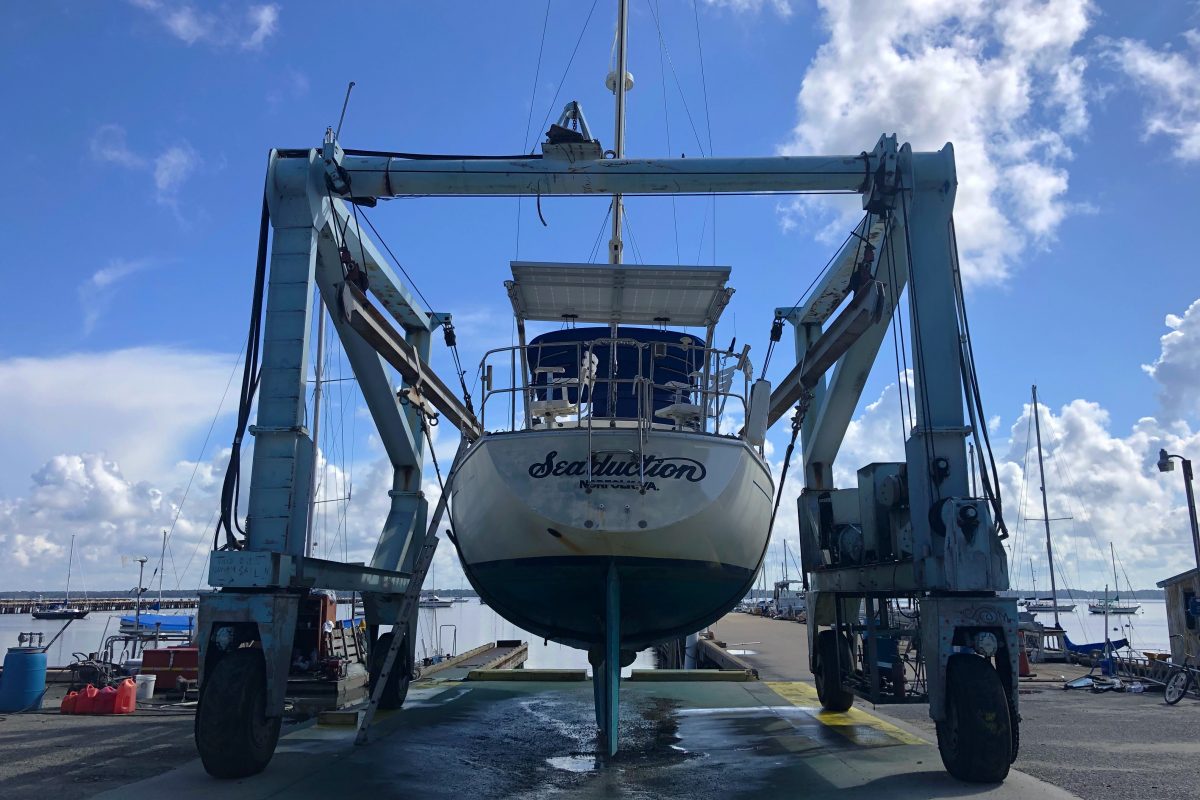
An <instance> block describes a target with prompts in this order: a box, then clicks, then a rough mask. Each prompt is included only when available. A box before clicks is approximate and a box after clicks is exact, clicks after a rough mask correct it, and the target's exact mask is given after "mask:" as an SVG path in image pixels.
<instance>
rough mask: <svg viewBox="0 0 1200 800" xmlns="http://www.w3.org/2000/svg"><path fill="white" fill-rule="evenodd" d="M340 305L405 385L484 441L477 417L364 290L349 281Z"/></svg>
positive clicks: (466, 432)
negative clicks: (370, 300)
mask: <svg viewBox="0 0 1200 800" xmlns="http://www.w3.org/2000/svg"><path fill="white" fill-rule="evenodd" d="M339 302H340V309H341V313H342V315H343V316H344V318H345V319H346V321H347V322H349V323H350V327H352V328H353V329H354V330H355V331H356V332H357V333H358V335H359V336H361V337H362V338H363V339H364V340H365V341H366V342H367V343H368V344H370V345H371V346H372V347H373V348H375V350H376V352H378V353H379V354H380V356H382V357H383V359H384V360H385V361H387V362H388V363H389V364H391V365H392V366H393V367H395V368H396V371H397V372H399V373H400V376H401V377H402V378H404V380H405V382H407V383H408V384H409V385H411V386H412V387H414V388H416V389H417V390H418V391H419V392H420V393H421V395H422V396H423V397H424V398H425V399H427V400H429V402H430V403H431V404H432V405H433V407H434V408H436V409H437V410H438V411H440V412H441V413H442V416H444V417H445V418H446V420H447V421H448V422H449V423H450V424H451V425H453V426H454V427H456V428H458V430H459V431H460V432H461V433H462V435H463V436H465V437H466V438H468V439H472V440H474V439H478V438H479V437H480V435H481V434H482V429H481V428H480V426H479V421H478V420H477V419H476V418H475V415H474V414H473V413H471V412H470V411H469V410H467V407H466V406H465V405H463V403H462V402H461V401H459V399H458V397H456V396H455V394H454V392H453V391H452V390H451V389H450V388H449V387H448V386H446V384H445V383H443V382H442V379H441V378H439V377H438V376H437V373H435V372H433V371H432V370H431V369H429V367H428V366H427V365H426V364H425V362H424V361H422V360H421V357H420V356H419V355H418V354H417V352H416V350H415V349H414V348H413V347H412V346H411V345H410V344H409V343H408V342H406V341H405V340H404V337H403V336H402V335H401V334H400V332H399V331H397V330H396V329H395V328H394V327H393V326H392V324H391V323H390V322H388V320H387V318H386V317H385V316H384V315H383V314H381V313H380V312H379V309H377V308H375V307H374V306H373V305H371V303H370V302H369V301H368V300H367V296H366V295H365V294H364V293H363V291H362V290H361V289H359V288H358V287H357V286H355V285H354V284H352V283H350V282H349V281H346V282H344V283H343V284H342V291H341V297H340V299H339Z"/></svg>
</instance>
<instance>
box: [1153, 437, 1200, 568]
mask: <svg viewBox="0 0 1200 800" xmlns="http://www.w3.org/2000/svg"><path fill="white" fill-rule="evenodd" d="M1173 458H1178V459H1179V461H1180V463H1181V464H1183V488H1184V490H1185V491H1186V492H1187V504H1188V514H1189V515H1190V516H1191V519H1192V547H1194V548H1195V550H1196V568H1197V569H1200V524H1198V523H1197V522H1196V495H1195V493H1194V492H1193V491H1192V461H1191V459H1190V458H1184V457H1183V456H1179V455H1174V454H1172V453H1168V452H1167V451H1166V450H1159V451H1158V471H1159V472H1171V471H1173V470H1174V469H1175V464H1174V462H1172V461H1171V459H1173Z"/></svg>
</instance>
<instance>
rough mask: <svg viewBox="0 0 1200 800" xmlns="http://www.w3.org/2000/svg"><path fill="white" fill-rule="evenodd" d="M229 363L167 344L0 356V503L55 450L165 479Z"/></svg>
mask: <svg viewBox="0 0 1200 800" xmlns="http://www.w3.org/2000/svg"><path fill="white" fill-rule="evenodd" d="M235 361H236V359H235V357H234V355H233V354H225V353H206V352H196V351H190V350H182V349H177V348H171V347H137V348H129V349H124V350H114V351H107V352H81V353H71V354H66V355H61V356H54V357H49V358H7V359H0V408H3V409H4V414H3V415H0V441H3V442H4V459H3V460H0V497H4V496H7V497H13V496H18V495H19V493H20V492H21V491H22V490H23V489H24V488H25V487H26V486H27V485H28V481H29V476H30V475H31V474H32V473H33V472H34V471H35V470H37V469H38V468H40V467H41V466H42V465H43V464H45V463H46V462H47V461H48V460H50V459H51V458H52V457H54V456H56V455H59V454H61V453H79V452H93V453H104V454H105V455H106V458H108V459H110V460H112V461H116V462H118V463H120V464H121V466H122V467H123V468H124V469H125V471H126V474H128V475H130V476H132V477H133V478H134V479H135V480H141V479H145V478H149V477H151V476H154V475H160V474H163V473H165V472H166V471H167V470H169V469H170V467H171V465H173V464H174V463H176V461H177V460H178V459H179V458H180V456H181V454H183V452H184V450H185V448H186V447H187V446H189V445H188V443H189V442H191V441H192V439H193V437H196V436H197V435H198V434H201V433H203V431H204V430H205V429H206V428H207V426H208V425H209V424H210V423H211V422H212V419H213V415H214V414H215V413H216V411H217V406H218V402H219V401H220V399H221V394H222V391H223V390H224V387H225V385H226V383H227V382H228V380H229V376H230V372H231V370H232V368H233V366H234V362H235ZM231 405H232V403H227V404H226V406H225V407H224V411H223V413H225V414H232V413H233V411H234V409H233V408H232V407H231Z"/></svg>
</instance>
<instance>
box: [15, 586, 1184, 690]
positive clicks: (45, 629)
mask: <svg viewBox="0 0 1200 800" xmlns="http://www.w3.org/2000/svg"><path fill="white" fill-rule="evenodd" d="M1138 602H1140V603H1141V604H1142V608H1141V610H1140V611H1139V612H1138V613H1137V614H1134V615H1132V616H1110V617H1109V618H1108V620H1109V628H1110V631H1109V635H1110V636H1111V638H1113V639H1121V638H1128V639H1129V640H1130V641H1131V642H1132V643H1133V646H1134V648H1135V649H1138V650H1143V649H1144V650H1169V649H1170V646H1169V642H1170V639H1169V637H1168V634H1167V607H1166V602H1165V601H1164V600H1140V601H1138ZM129 613H131V612H129V611H123V612H113V613H97V612H92V613H91V614H89V615H88V616H87V618H86V619H81V620H75V621H73V622H72V623H71V624H70V625H69V626H68V627H67V629H66V631H65V632H64V633H63V635H62V636H61V637H60V638H59V640H58V641H57V642H55V643H54V645H53V646H51V648H50V650H49V651H48V652H47V654H46V655H47V656H48V658H49V663H50V666H52V667H57V666H66V665H67V664H69V663H71V661H72V660H73V658H72V654H73V653H77V652H78V653H89V652H95V651H97V650H99V649H100V646H101V643H102V642H103V639H104V636H105V635H111V634H113V633H115V632H116V631H117V628H118V627H119V625H120V617H121V616H123V615H126V614H129ZM168 613H179V614H183V613H194V611H193V612H185V611H177V612H168ZM338 613H339V615H340V616H342V617H343V618H346V617H349V615H350V609H349V606H346V605H343V606H340V607H339V609H338ZM419 614H420V616H419V618H418V621H417V655H418V656H419V657H422V658H423V657H425V656H430V655H433V654H434V653H437V652H442V653H446V652H450V651H453V652H454V653H462V652H465V651H467V650H470V649H471V648H473V647H478V646H479V645H481V644H485V643H487V642H494V641H496V640H497V639H521V640H522V641H527V642H529V660H528V661H527V662H525V666H527V667H529V668H530V669H590V667H589V665H588V660H587V653H585V652H583V651H582V650H575V649H574V648H570V647H566V646H564V645H561V644H556V643H554V642H550V643H549V644H543V643H542V640H541V639H535V638H534V637H533V636H531V635H529V634H528V633H526V632H525V631H523V630H521V629H520V628H518V627H516V626H515V625H513V624H512V623H511V622H508V621H507V620H505V619H503V618H501V617H500V615H498V614H497V613H496V612H495V611H493V610H492V609H491V608H489V607H487V606H481V605H480V604H479V601H478V600H476V599H474V598H472V599H471V600H469V601H468V602H465V603H455V604H454V605H452V606H451V607H450V608H422V609H420V611H419ZM1059 618H1060V620H1061V621H1062V625H1063V628H1064V629H1065V630H1066V632H1067V635H1068V636H1070V637H1071V641H1073V642H1076V643H1080V644H1082V643H1085V642H1099V641H1102V640H1103V639H1104V618H1103V617H1102V616H1099V615H1095V614H1089V613H1088V610H1087V600H1086V599H1080V600H1078V605H1077V606H1076V608H1075V611H1073V612H1070V613H1064V614H1060V615H1059ZM1037 619H1038V621H1039V622H1042V623H1044V624H1050V623H1052V622H1053V619H1054V617H1053V615H1052V614H1047V613H1044V612H1043V613H1041V614H1038V616H1037ZM62 625H63V623H62V622H61V621H56V620H35V619H33V618H32V617H30V616H29V615H28V614H24V615H19V614H0V654H2V653H3V652H4V651H5V650H6V649H7V648H9V647H15V646H16V645H17V634H19V633H21V632H28V631H38V632H41V633H43V634H44V635H45V641H47V642H48V641H50V639H51V637H53V636H54V634H55V633H57V632H58V631H59V629H60V628H62ZM106 631H107V633H106ZM456 636H457V643H456V642H455V637H456ZM653 668H654V655H653V653H651V652H650V651H648V650H647V651H643V652H641V653H638V656H637V660H636V661H634V663H633V664H632V666H630V667H627V668H626V670H625V674H626V675H628V674H629V671H630V670H632V669H653Z"/></svg>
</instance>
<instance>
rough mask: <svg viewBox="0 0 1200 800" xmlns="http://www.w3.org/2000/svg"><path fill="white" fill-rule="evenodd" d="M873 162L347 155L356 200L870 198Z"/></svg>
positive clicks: (346, 165)
mask: <svg viewBox="0 0 1200 800" xmlns="http://www.w3.org/2000/svg"><path fill="white" fill-rule="evenodd" d="M871 160H872V159H871V156H869V155H867V154H864V155H859V156H828V157H826V156H821V157H812V156H806V157H793V156H779V157H775V158H663V159H629V158H622V159H615V158H614V159H597V160H585V161H576V162H569V161H566V160H563V159H557V158H545V157H543V158H525V159H512V160H500V159H458V160H442V159H410V158H389V157H387V156H355V155H349V154H348V155H345V156H344V157H343V158H342V167H343V168H344V169H345V170H346V172H347V173H348V174H349V176H350V186H351V187H352V191H353V194H354V196H355V197H405V196H412V195H532V194H542V195H590V194H607V195H611V194H688V193H693V192H695V193H705V194H707V193H713V192H716V193H726V192H855V193H862V192H864V191H865V190H866V187H867V185H868V184H869V181H870V177H871V169H870V165H871Z"/></svg>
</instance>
